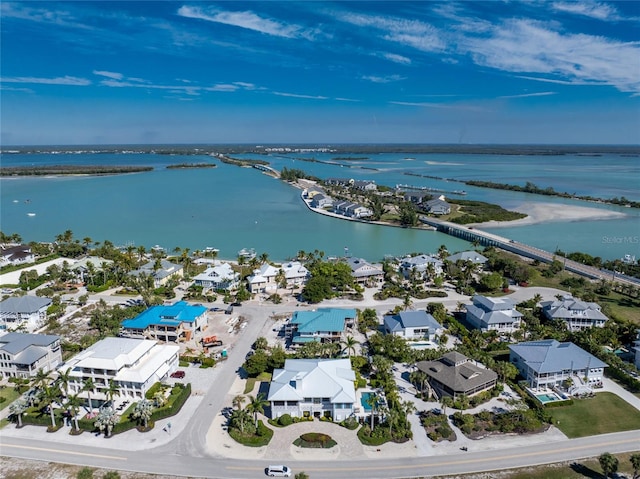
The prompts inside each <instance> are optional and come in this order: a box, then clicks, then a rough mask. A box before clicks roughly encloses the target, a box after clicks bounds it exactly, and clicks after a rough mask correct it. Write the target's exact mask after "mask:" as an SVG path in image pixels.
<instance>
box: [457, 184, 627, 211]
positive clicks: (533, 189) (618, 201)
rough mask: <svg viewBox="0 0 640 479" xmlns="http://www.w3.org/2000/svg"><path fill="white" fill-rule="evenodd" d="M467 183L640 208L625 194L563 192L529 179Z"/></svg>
mask: <svg viewBox="0 0 640 479" xmlns="http://www.w3.org/2000/svg"><path fill="white" fill-rule="evenodd" d="M464 183H465V184H467V185H471V186H479V187H482V188H493V189H496V190H510V191H521V192H523V193H533V194H536V195H546V196H560V197H562V198H571V199H577V200H586V201H597V202H599V203H610V204H614V205H622V206H627V205H628V206H630V207H632V208H640V201H631V200H628V199H627V198H625V197H624V196H622V197H620V198H617V197H616V198H611V199H604V198H596V197H594V196H589V195H576V194H571V193H567V192H564V193H561V192H559V191H556V190H554V189H553V188H552V187H551V186H548V187H547V188H540V187H538V186H536V185H535V184H533V183H531V182H529V181H527V183H526V184H525V185H524V186H520V185H509V184H506V183H494V182H492V181H479V180H469V181H465V182H464Z"/></svg>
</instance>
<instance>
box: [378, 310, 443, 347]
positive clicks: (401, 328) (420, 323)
mask: <svg viewBox="0 0 640 479" xmlns="http://www.w3.org/2000/svg"><path fill="white" fill-rule="evenodd" d="M383 324H384V330H385V332H386V333H387V334H395V335H396V336H402V337H403V338H405V339H427V340H429V341H431V342H433V341H435V339H436V336H437V335H440V334H442V332H443V330H444V329H443V327H442V325H440V323H438V322H437V321H436V320H435V318H434V317H433V316H431V315H430V314H429V313H427V312H426V311H401V312H399V313H398V314H388V315H386V316H385V317H384V318H383Z"/></svg>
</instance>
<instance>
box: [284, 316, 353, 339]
mask: <svg viewBox="0 0 640 479" xmlns="http://www.w3.org/2000/svg"><path fill="white" fill-rule="evenodd" d="M356 315H357V312H356V310H355V309H336V308H319V309H317V310H315V311H296V312H295V313H293V316H292V317H291V320H290V321H289V322H288V323H287V325H286V326H285V335H286V337H287V339H289V340H290V341H291V343H292V344H294V345H296V344H304V343H308V342H312V341H316V342H324V343H326V342H338V341H340V340H341V339H342V334H343V332H344V331H345V329H346V328H350V327H353V325H354V323H355V319H356Z"/></svg>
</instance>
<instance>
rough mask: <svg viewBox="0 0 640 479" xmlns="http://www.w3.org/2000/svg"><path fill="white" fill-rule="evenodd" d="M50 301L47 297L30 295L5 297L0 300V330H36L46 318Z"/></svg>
mask: <svg viewBox="0 0 640 479" xmlns="http://www.w3.org/2000/svg"><path fill="white" fill-rule="evenodd" d="M51 303H52V301H51V299H49V298H45V297H43V296H32V295H25V296H11V297H9V298H7V299H5V300H4V301H2V302H0V331H5V330H6V331H15V330H17V329H23V330H26V331H28V332H31V331H34V330H36V329H37V328H39V327H40V326H42V325H43V324H44V323H45V321H46V320H47V308H49V306H51Z"/></svg>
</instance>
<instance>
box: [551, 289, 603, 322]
mask: <svg viewBox="0 0 640 479" xmlns="http://www.w3.org/2000/svg"><path fill="white" fill-rule="evenodd" d="M540 306H541V307H542V312H543V313H544V315H545V316H546V317H547V318H549V319H551V320H554V319H555V320H561V321H564V322H565V323H566V325H567V329H568V330H569V331H580V330H581V329H585V328H592V327H598V328H601V327H603V326H604V323H605V322H607V320H608V319H609V318H607V317H606V316H605V315H604V314H602V312H601V311H600V305H598V304H596V303H588V302H586V301H581V300H579V299H576V298H574V297H573V296H571V295H570V294H567V295H565V296H563V298H562V299H561V300H556V301H543V302H541V303H540Z"/></svg>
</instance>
